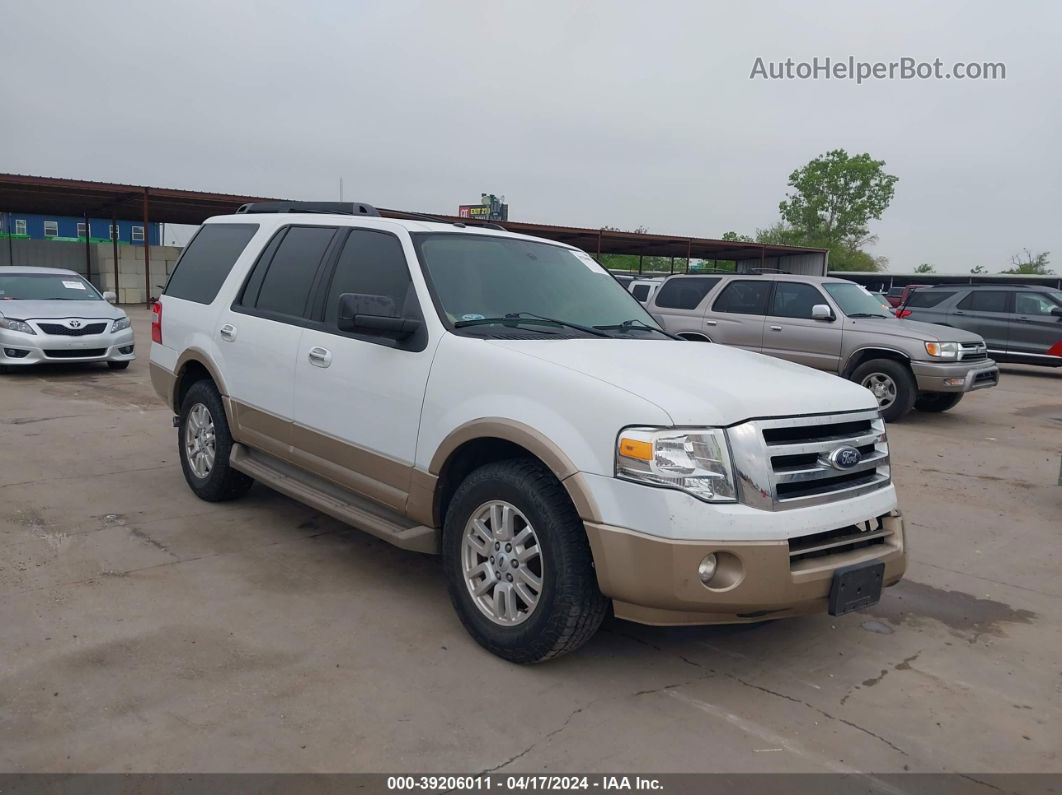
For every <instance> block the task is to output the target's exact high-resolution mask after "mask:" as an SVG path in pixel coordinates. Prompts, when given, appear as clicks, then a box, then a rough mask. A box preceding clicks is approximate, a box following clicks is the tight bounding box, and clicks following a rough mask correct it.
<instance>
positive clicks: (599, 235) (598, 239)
mask: <svg viewBox="0 0 1062 795" xmlns="http://www.w3.org/2000/svg"><path fill="white" fill-rule="evenodd" d="M597 264H598V265H600V264H601V230H600V229H598V230H597Z"/></svg>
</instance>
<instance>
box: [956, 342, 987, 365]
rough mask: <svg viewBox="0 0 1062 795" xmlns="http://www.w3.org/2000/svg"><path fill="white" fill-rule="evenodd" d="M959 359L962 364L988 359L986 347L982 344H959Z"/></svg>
mask: <svg viewBox="0 0 1062 795" xmlns="http://www.w3.org/2000/svg"><path fill="white" fill-rule="evenodd" d="M959 358H960V359H961V360H962V361H964V362H976V361H979V360H981V359H987V358H988V347H987V346H986V345H985V344H984V343H983V342H960V343H959Z"/></svg>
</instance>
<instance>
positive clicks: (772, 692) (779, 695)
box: [726, 652, 921, 756]
mask: <svg viewBox="0 0 1062 795" xmlns="http://www.w3.org/2000/svg"><path fill="white" fill-rule="evenodd" d="M918 654H921V652H919V653H918ZM918 654H915V655H914V656H913V657H908V658H907V659H906V660H904V661H903V662H902V663H898V664H897V667H899V665H905V664H906V665H907V666H908V667H910V663H911V662H912V661H913V660H914V659H915V658H916V657H918ZM726 676H727V678H729V679H733V680H734V681H735V682H737V683H738V684H741V685H744V686H745V687H751V688H752V689H753V690H759V691H760V692H763V693H767V694H768V695H771V696H775V697H776V698H782V699H785V700H786V701H791V702H793V703H794V704H800V705H801V706H803V707H807V708H808V709H810V710H811V711H813V712H817V713H818V714H819V715H822V717H824V718H826V719H827V720H833V721H839V722H840V723H843V724H844V725H845V726H849V727H851V728H853V729H855V730H856V731H860V732H862V733H863V734H866V735H867V736H869V737H873V738H874V739H876V740H879V741H880V742H883V743H885V745H887V746H889V748H891V749H892V750H894V751H896V752H897V753H899V754H901V755H903V756H910V754H908V753H907V752H906V751H905V750H903V749H902V748H900V747H899V746H898V745H896V744H895V743H893V742H890V741H889V740H887V739H886V738H884V737H882V736H881V735H880V734H875V733H874V732H872V731H870V730H869V729H865V728H863V727H862V726H860V725H859V724H858V723H853V722H852V721H850V720H845V719H844V718H838V717H837V716H835V715H831V714H830V713H829V712H827V711H826V710H824V709H821V708H820V707H816V706H815V705H814V704H809V703H808V702H807V701H804V700H802V699H799V698H794V697H793V696H789V695H786V694H785V693H779V692H778V691H777V690H771V689H769V688H766V687H761V686H760V685H756V684H753V683H752V682H747V681H745V680H744V679H742V678H741V677H738V676H734V675H733V674H726Z"/></svg>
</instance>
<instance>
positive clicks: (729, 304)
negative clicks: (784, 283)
mask: <svg viewBox="0 0 1062 795" xmlns="http://www.w3.org/2000/svg"><path fill="white" fill-rule="evenodd" d="M770 294H771V282H766V281H756V282H753V281H747V282H746V281H737V282H730V284H728V285H727V286H726V287H725V288H723V292H722V293H721V294H720V295H719V297H718V298H716V299H715V305H714V306H713V307H712V310H713V311H715V312H732V313H734V314H737V315H762V314H765V313H766V312H767V297H768V296H769V295H770Z"/></svg>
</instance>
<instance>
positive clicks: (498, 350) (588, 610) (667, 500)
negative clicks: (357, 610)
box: [151, 204, 906, 662]
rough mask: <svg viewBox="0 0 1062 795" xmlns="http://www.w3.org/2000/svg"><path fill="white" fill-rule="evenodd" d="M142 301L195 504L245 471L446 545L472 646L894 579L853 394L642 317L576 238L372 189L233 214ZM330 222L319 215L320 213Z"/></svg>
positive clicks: (751, 617) (553, 646)
mask: <svg viewBox="0 0 1062 795" xmlns="http://www.w3.org/2000/svg"><path fill="white" fill-rule="evenodd" d="M241 209H242V210H243V211H242V212H240V213H238V214H236V215H233V216H225V217H218V218H212V219H210V220H209V221H207V222H206V224H205V225H204V226H203V227H202V228H201V229H200V231H199V232H198V234H197V235H196V237H195V238H194V239H193V240H192V242H191V243H190V244H189V245H188V247H187V248H186V249H185V251H184V254H183V256H182V258H181V260H180V261H179V263H178V264H177V267H176V269H175V271H174V273H173V276H172V277H171V279H170V282H169V284H168V285H167V287H166V289H165V292H164V294H163V296H162V297H161V298H160V299H159V301H158V303H157V304H156V306H155V318H154V323H153V328H152V346H151V377H152V381H153V383H154V385H155V388H156V390H157V391H158V393H159V395H160V396H161V397H162V398H163V399H164V400H165V401H166V403H167V404H168V405H170V406H172V407H173V410H174V412H175V413H176V414H177V415H178V420H177V424H178V426H179V435H178V446H179V451H180V459H181V465H182V467H183V469H184V474H185V477H186V479H187V481H188V484H189V486H190V487H191V488H192V490H193V491H194V492H195V493H196V494H197V495H199V496H200V497H202V498H203V499H206V500H224V499H230V498H233V497H237V496H240V495H242V494H243V493H245V492H246V491H247V489H248V488H249V487H250V485H251V483H252V481H253V480H257V481H260V482H261V483H263V484H265V485H266V486H269V487H270V488H273V489H276V490H278V491H281V492H283V493H285V494H288V495H290V496H292V497H294V498H295V499H298V500H300V501H302V502H304V503H306V504H308V505H311V506H313V507H314V508H316V509H317V510H320V511H322V512H324V513H327V514H329V515H331V516H334V517H337V518H339V519H341V520H343V521H346V522H349V523H350V524H352V525H355V526H357V527H359V528H361V529H363V530H365V531H367V532H369V533H372V534H373V535H376V536H379V537H380V538H383V539H385V540H387V541H390V542H392V543H394V544H396V545H398V546H400V547H403V548H406V549H410V550H415V551H418V552H426V553H439V552H441V554H442V565H443V567H444V569H445V573H446V577H447V580H448V583H449V591H450V598H451V600H452V601H453V604H454V607H455V608H456V611H457V613H458V615H459V616H460V618H461V621H462V622H463V623H464V625H465V627H466V628H467V629H468V631H469V632H470V633H471V634H472V636H473V637H474V638H475V639H476V640H477V641H478V642H479V643H481V644H482V645H483V646H485V647H486V648H487V649H489V650H491V651H492V652H494V653H496V654H498V655H500V656H502V657H505V658H506V659H509V660H513V661H517V662H536V661H540V660H545V659H548V658H550V657H553V656H556V655H558V654H561V653H564V652H566V651H570V650H572V649H574V648H576V647H578V646H579V645H580V644H582V643H584V642H585V641H587V640H588V639H589V638H590V637H591V636H592V635H593V634H594V631H595V630H596V629H597V627H598V626H599V624H600V623H601V621H602V619H603V618H604V616H605V614H606V612H607V610H608V608H609V605H610V604H611V606H612V608H613V610H614V611H615V614H616V615H617V616H618V617H620V618H624V619H628V620H632V621H638V622H642V623H647V624H709V623H723V622H749V621H759V620H763V619H765V618H777V617H783V616H792V615H799V614H804V613H809V612H817V611H826V610H829V611H830V612H831V613H834V614H837V613H842V612H847V611H849V610H853V609H857V608H860V607H863V606H866V605H868V604H872V603H873V602H874V601H876V600H877V599H878V597H879V595H880V592H881V588H882V587H883V586H887V585H891V584H893V583H895V582H897V581H898V580H899V579H900V577H901V576H902V574H903V571H904V568H905V563H906V558H905V552H904V532H903V522H902V519H901V517H900V514H899V512H898V511H897V510H896V493H895V490H894V488H893V486H892V482H891V477H890V469H889V457H888V447H887V443H886V438H885V429H884V425H883V424H882V421H881V419H880V417H879V415H878V410H877V404H876V402H875V400H874V398H873V396H872V395H871V394H870V392H868V391H867V390H865V389H863V388H862V387H860V386H857V385H855V384H852V383H848V382H846V381H842V380H840V379H837V378H835V377H833V376H830V375H827V374H825V373H820V372H816V371H814V370H812V369H810V368H806V367H802V366H799V365H795V364H791V363H788V362H784V361H779V360H777V359H770V358H767V357H763V356H759V355H756V354H750V353H747V352H745V351H741V350H736V349H733V348H726V347H723V346H717V345H697V344H692V343H689V342H685V341H682V340H678V339H676V338H673V337H671V336H670V335H668V334H667V333H666V332H663V331H661V330H660V328H659V327H658V326H657V324H656V323H655V322H654V321H653V319H652V318H651V317H650V316H649V315H648V314H647V313H646V312H645V310H644V309H642V307H641V306H640V305H639V303H638V302H637V301H636V300H635V299H634V298H633V297H632V296H631V295H630V293H628V292H627V291H626V290H624V289H623V288H622V287H621V286H620V285H619V284H618V283H617V282H616V281H615V280H614V279H613V278H612V277H611V276H610V275H609V273H608V272H607V271H605V270H604V269H602V268H601V267H600V266H599V265H598V264H597V263H596V262H595V261H594V260H593V259H591V257H589V256H588V255H587V254H586V253H584V252H582V251H580V250H578V249H575V248H571V247H570V246H566V245H561V244H557V243H554V242H551V241H547V240H539V239H536V238H531V237H526V236H523V235H516V234H510V233H508V232H505V231H504V230H501V229H499V228H485V227H477V228H473V227H470V226H465V225H464V224H452V223H446V222H431V221H424V220H419V219H417V220H397V219H392V218H387V219H385V218H381V217H379V216H378V214H377V213H376V211H375V210H373V209H372V208H371V207H369V206H368V205H354V206H353V207H352V206H350V205H345V206H341V207H333V206H329V205H319V204H315V205H301V204H270V205H250V206H247V207H245V208H241ZM329 211H331V212H329Z"/></svg>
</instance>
